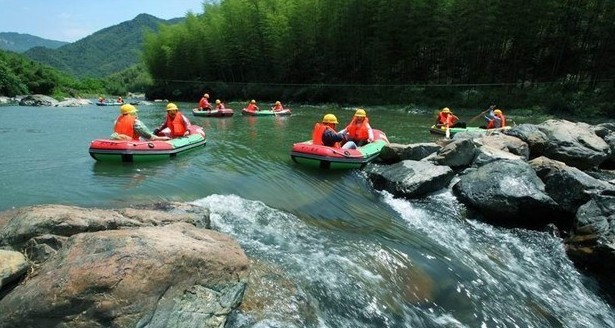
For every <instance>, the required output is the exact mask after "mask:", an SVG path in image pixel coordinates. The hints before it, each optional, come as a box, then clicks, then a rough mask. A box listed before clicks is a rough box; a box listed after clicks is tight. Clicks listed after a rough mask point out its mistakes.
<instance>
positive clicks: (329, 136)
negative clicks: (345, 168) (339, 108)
mask: <svg viewBox="0 0 615 328" xmlns="http://www.w3.org/2000/svg"><path fill="white" fill-rule="evenodd" d="M337 123H338V122H337V117H335V115H333V114H326V115H325V116H324V117H323V118H322V122H318V123H316V124H315V125H314V130H313V131H312V143H313V144H314V145H323V146H328V147H333V148H343V149H354V148H357V145H356V144H355V143H354V142H352V141H348V142H346V143H344V141H346V135H345V134H343V133H338V132H335V127H336V126H337ZM342 144H343V145H344V146H342Z"/></svg>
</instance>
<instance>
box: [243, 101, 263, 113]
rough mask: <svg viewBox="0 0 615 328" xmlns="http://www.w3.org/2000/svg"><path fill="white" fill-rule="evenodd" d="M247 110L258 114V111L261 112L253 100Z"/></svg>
mask: <svg viewBox="0 0 615 328" xmlns="http://www.w3.org/2000/svg"><path fill="white" fill-rule="evenodd" d="M246 110H248V111H251V112H256V111H257V110H260V108H258V106H256V100H254V99H252V100H250V103H249V104H248V107H246Z"/></svg>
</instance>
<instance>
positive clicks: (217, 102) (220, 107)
mask: <svg viewBox="0 0 615 328" xmlns="http://www.w3.org/2000/svg"><path fill="white" fill-rule="evenodd" d="M225 108H226V107H224V103H223V102H221V101H220V99H216V109H225Z"/></svg>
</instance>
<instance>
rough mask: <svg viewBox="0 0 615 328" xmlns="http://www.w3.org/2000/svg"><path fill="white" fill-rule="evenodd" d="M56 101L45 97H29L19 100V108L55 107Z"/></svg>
mask: <svg viewBox="0 0 615 328" xmlns="http://www.w3.org/2000/svg"><path fill="white" fill-rule="evenodd" d="M57 104H58V101H57V100H55V99H53V98H51V97H49V96H45V95H30V96H25V97H23V98H21V100H20V101H19V106H47V107H49V106H55V105H57Z"/></svg>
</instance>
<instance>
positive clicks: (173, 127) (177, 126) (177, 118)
mask: <svg viewBox="0 0 615 328" xmlns="http://www.w3.org/2000/svg"><path fill="white" fill-rule="evenodd" d="M154 134H156V135H161V134H162V135H165V136H167V137H171V138H179V137H185V136H187V135H189V134H190V121H189V120H188V118H187V117H186V116H184V115H183V114H182V113H180V112H179V108H177V105H175V104H174V103H168V104H167V116H166V119H165V121H164V122H163V123H162V125H161V126H159V127H157V128H156V129H154Z"/></svg>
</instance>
